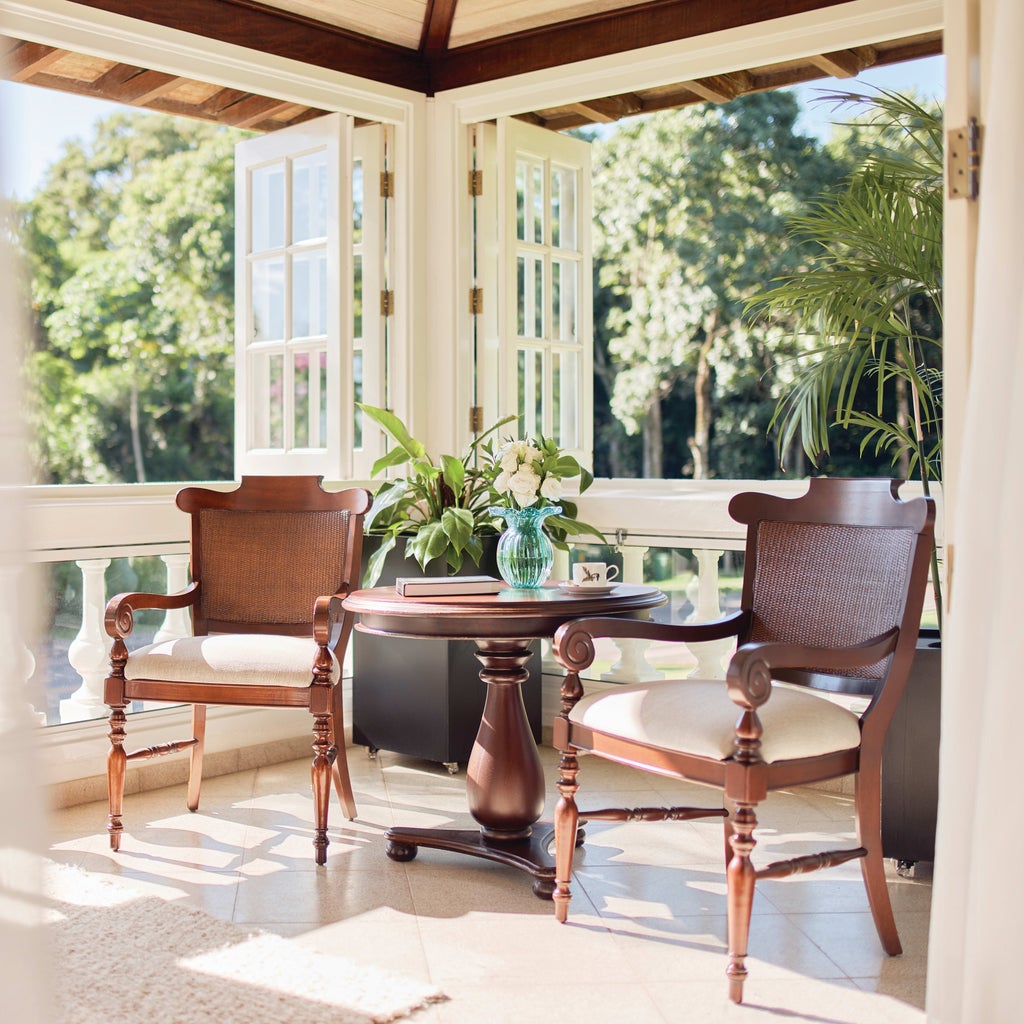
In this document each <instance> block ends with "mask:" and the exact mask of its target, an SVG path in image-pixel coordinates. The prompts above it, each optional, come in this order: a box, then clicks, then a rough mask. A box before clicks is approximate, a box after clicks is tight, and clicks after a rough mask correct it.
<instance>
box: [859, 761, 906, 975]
mask: <svg viewBox="0 0 1024 1024" xmlns="http://www.w3.org/2000/svg"><path fill="white" fill-rule="evenodd" d="M881 775H882V771H881V765H880V764H877V765H875V766H873V767H871V768H868V769H864V768H861V770H860V771H859V772H858V773H857V781H856V790H855V796H854V806H855V809H856V814H857V837H858V842H859V843H860V845H861V846H863V847H864V849H865V850H867V851H868V852H867V854H865V856H863V857H861V859H860V872H861V877H862V878H863V879H864V888H865V889H866V890H867V894H868V905H869V906H870V907H871V916H872V917H873V918H874V921H875V929H876V930H877V932H878V938H879V941H880V942H881V943H882V948H883V949H884V950H885V951H886V953H888V954H889V956H899V954H900V953H902V952H903V946H902V945H901V944H900V936H899V932H898V931H897V929H896V919H895V917H893V913H892V903H891V902H890V900H889V886H888V884H887V883H886V880H885V860H884V858H883V857H882V800H881V787H882V779H881Z"/></svg>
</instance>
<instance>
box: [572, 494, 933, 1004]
mask: <svg viewBox="0 0 1024 1024" xmlns="http://www.w3.org/2000/svg"><path fill="white" fill-rule="evenodd" d="M897 487H898V481H887V480H830V479H814V480H811V482H810V487H809V490H808V492H807V494H805V495H803V496H801V497H799V498H796V499H783V498H777V497H772V496H770V495H765V494H755V493H746V494H739V495H737V496H736V497H734V498H733V500H732V502H731V503H730V505H729V512H730V514H731V515H732V517H733V518H734V519H735V520H737V521H738V522H740V523H744V524H746V525H747V543H746V562H745V566H744V576H743V594H742V599H741V608H740V610H739V611H738V612H736V613H734V614H732V615H729V616H727V617H725V618H723V619H721V620H718V621H715V622H708V623H703V624H699V625H692V626H687V625H666V624H658V623H653V622H642V621H636V620H630V619H611V618H608V619H601V618H593V619H579V620H576V621H575V622H571V623H566V624H565V625H564V626H562V627H561V628H560V629H559V630H558V632H557V634H556V635H555V645H554V650H555V655H556V657H557V658H558V660H559V661H560V662H561V664H562V665H563V666H564V667H565V668H566V669H567V670H568V674H567V675H566V678H565V681H564V683H563V686H562V713H561V715H560V716H559V717H558V718H556V719H555V723H554V745H555V746H556V747H557V748H558V749H559V750H560V751H561V752H562V758H561V763H560V775H559V780H558V790H559V793H560V799H559V801H558V804H557V807H556V811H555V846H556V869H555V873H556V881H555V891H554V897H553V898H554V901H555V914H556V916H557V918H558V920H560V921H565V920H566V916H567V913H568V908H569V900H570V878H571V875H572V861H573V851H574V849H575V845H576V841H577V829H578V826H579V823H580V821H581V820H589V821H601V820H606V821H633V820H645V821H662V820H666V819H671V820H686V819H690V818H698V817H710V816H722V817H724V824H725V858H726V875H727V884H728V908H727V910H728V941H729V965H728V968H727V970H726V973H727V975H728V978H729V994H730V997H731V998H732V999H733V1001H735V1002H741V1001H742V997H743V982H744V979H745V978H746V976H747V969H746V966H745V960H746V955H747V938H748V933H749V928H750V914H751V906H752V904H753V899H754V885H755V883H756V881H757V880H758V879H759V878H779V877H784V876H787V875H791V874H795V873H798V872H805V871H812V870H815V869H817V868H822V867H830V866H833V865H836V864H842V863H844V862H845V861H848V860H851V859H853V858H860V865H861V873H862V876H863V879H864V884H865V887H866V889H867V896H868V902H869V904H870V907H871V913H872V915H873V917H874V921H875V927H876V929H877V931H878V936H879V938H880V940H881V942H882V946H883V947H884V949H885V951H886V952H887V953H888V954H889V955H890V956H892V955H895V954H898V953H900V952H902V949H901V946H900V940H899V936H898V934H897V930H896V923H895V920H894V918H893V913H892V907H891V905H890V902H889V893H888V889H887V888H886V882H885V873H884V864H883V858H882V843H881V823H880V818H881V810H880V808H881V800H880V793H881V789H880V786H881V767H882V746H883V742H884V739H885V732H886V729H887V728H888V726H889V721H890V719H891V718H892V714H893V711H894V710H895V708H896V706H897V704H898V703H899V700H900V697H901V695H902V693H903V688H904V686H905V684H906V680H907V675H908V672H909V669H910V665H911V661H912V659H913V657H914V650H915V644H916V640H917V634H918V628H919V623H920V617H921V609H922V605H923V602H924V594H925V589H926V586H927V577H928V563H929V557H930V553H931V546H932V536H933V531H934V517H935V509H934V504H933V502H932V501H931V499H929V498H917V499H915V500H912V501H906V502H904V501H900V500H899V498H898V497H897V496H896V491H897ZM733 636H734V637H736V640H737V644H738V647H737V650H736V652H735V654H734V655H733V657H732V659H731V661H730V662H729V667H728V671H727V678H726V679H725V680H702V679H681V680H661V681H658V682H653V683H643V684H639V685H632V686H623V687H618V688H615V689H614V690H611V691H605V692H602V693H600V694H595V695H592V696H584V695H583V689H582V687H581V685H580V679H579V673H580V671H581V670H583V669H585V668H587V667H588V666H589V665H590V664H591V662H592V661H593V659H594V639H595V638H597V637H639V638H644V639H648V640H673V641H686V642H700V641H706V640H718V639H722V638H724V637H733ZM779 684H786V685H779ZM815 691H831V692H833V693H844V694H861V695H867V696H870V698H871V700H870V703H869V706H868V708H867V709H866V710H865V711H864V713H863V714H862V715H861V716H860V717H859V718H858V716H857V715H856V714H854V713H853V712H852V711H850V710H847V709H846V708H845V707H842V706H841V705H840V704H839V703H837V702H835V701H832V700H830V699H828V698H827V697H824V696H820V695H819V694H818V693H817V692H815ZM579 751H586V752H589V753H591V754H595V755H597V756H600V757H604V758H608V759H610V760H613V761H617V762H620V763H622V764H626V765H630V766H631V767H635V768H639V769H640V770H642V771H649V772H655V773H658V774H661V775H668V776H673V777H676V778H682V779H688V780H691V781H695V782H699V783H705V784H708V785H711V786H716V787H718V788H719V789H721V790H722V791H723V797H724V809H723V808H721V807H716V808H703V809H702V808H689V807H688V808H679V807H675V808H638V809H629V808H615V809H605V810H598V811H584V810H580V809H579V808H578V807H577V804H576V793H577V790H578V788H579V784H578V777H577V776H578V772H579V762H578V759H577V756H576V755H577V753H578V752H579ZM844 775H853V776H855V779H856V796H855V805H856V817H857V835H858V845H857V846H856V847H855V848H853V849H841V850H829V851H826V852H823V853H819V854H813V855H808V856H803V857H795V858H793V859H791V860H786V861H780V862H778V863H774V864H769V865H768V866H767V867H764V868H761V869H755V867H754V865H753V862H752V860H751V854H752V852H753V850H754V847H755V845H756V840H755V839H754V830H755V828H756V826H757V824H758V821H757V816H756V808H757V805H758V803H759V802H761V801H762V800H764V799H765V797H766V796H767V794H768V792H769V791H771V790H775V789H780V788H783V787H786V788H788V787H790V786H797V785H802V784H806V783H813V782H821V781H823V780H825V779H832V778H837V777H839V776H844Z"/></svg>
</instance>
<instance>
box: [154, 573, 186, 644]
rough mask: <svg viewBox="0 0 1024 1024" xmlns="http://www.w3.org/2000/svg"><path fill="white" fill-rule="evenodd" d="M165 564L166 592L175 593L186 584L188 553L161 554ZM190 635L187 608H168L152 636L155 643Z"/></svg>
mask: <svg viewBox="0 0 1024 1024" xmlns="http://www.w3.org/2000/svg"><path fill="white" fill-rule="evenodd" d="M160 558H161V560H162V561H163V563H164V565H166V566H167V593H168V594H176V593H177V592H178V591H179V590H184V589H185V587H187V586H188V562H189V556H188V554H180V555H161V556H160ZM191 635H192V615H191V612H190V611H189V609H188V608H170V609H168V611H167V612H166V614H165V615H164V621H163V625H161V627H160V628H159V629H158V630H157V633H156V636H155V637H154V638H153V640H154V642H155V643H162V642H163V641H164V640H181V639H183V638H184V637H186V636H191Z"/></svg>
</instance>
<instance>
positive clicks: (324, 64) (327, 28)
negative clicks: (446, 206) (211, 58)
mask: <svg viewBox="0 0 1024 1024" xmlns="http://www.w3.org/2000/svg"><path fill="white" fill-rule="evenodd" d="M77 2H78V3H80V4H82V5H83V6H85V7H94V8H96V9H97V10H101V11H109V12H111V13H113V14H123V15H124V16H125V17H128V18H134V19H135V20H136V21H141V22H149V23H150V24H153V25H164V26H166V27H167V28H173V29H179V30H180V31H183V32H190V33H192V34H193V35H200V36H205V37H206V38H208V39H219V40H221V41H222V42H225V43H234V44H236V45H238V46H245V47H247V48H249V49H252V50H259V51H261V52H263V53H272V54H275V55H276V56H278V57H285V58H287V59H289V60H297V61H300V62H301V63H303V64H312V65H313V66H314V67H320V68H327V69H329V70H331V71H341V72H344V73H346V74H350V75H356V76H357V77H359V78H367V79H369V80H370V81H371V82H384V83H387V84H388V85H394V86H398V87H399V88H403V89H412V90H414V91H415V92H420V93H426V92H427V90H428V85H429V82H428V78H427V71H426V67H425V64H424V62H423V61H422V59H421V58H420V56H419V54H417V53H415V52H414V51H413V50H410V49H408V48H407V47H404V46H396V45H394V44H392V43H385V42H382V41H381V40H379V39H372V38H370V37H369V36H363V35H360V34H359V33H357V32H349V31H347V30H345V29H343V28H338V27H337V26H336V25H328V24H326V23H325V22H322V21H316V20H315V19H313V18H309V17H306V16H305V15H301V14H293V13H291V12H290V11H282V10H277V9H275V8H271V7H266V6H264V5H263V4H261V3H258V2H256V0H174V3H168V2H167V0H77Z"/></svg>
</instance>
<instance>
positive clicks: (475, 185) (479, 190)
mask: <svg viewBox="0 0 1024 1024" xmlns="http://www.w3.org/2000/svg"><path fill="white" fill-rule="evenodd" d="M469 194H470V195H471V196H482V195H483V194H484V172H483V171H470V172H469Z"/></svg>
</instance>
